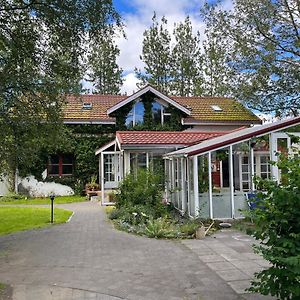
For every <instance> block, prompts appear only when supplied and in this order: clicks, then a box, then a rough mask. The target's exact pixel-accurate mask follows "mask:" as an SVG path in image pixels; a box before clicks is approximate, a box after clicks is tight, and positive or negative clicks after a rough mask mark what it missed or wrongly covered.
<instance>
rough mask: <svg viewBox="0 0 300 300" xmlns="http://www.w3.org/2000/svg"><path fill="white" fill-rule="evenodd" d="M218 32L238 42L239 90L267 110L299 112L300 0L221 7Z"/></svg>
mask: <svg viewBox="0 0 300 300" xmlns="http://www.w3.org/2000/svg"><path fill="white" fill-rule="evenodd" d="M214 21H215V24H216V31H215V33H216V34H218V35H219V36H221V37H226V38H228V39H229V44H230V45H232V46H233V51H232V52H231V55H232V57H231V62H230V66H231V67H232V68H233V70H234V71H235V72H237V73H238V81H237V84H236V86H235V88H234V89H233V92H234V94H235V95H236V96H237V97H238V98H240V99H241V100H243V101H244V102H245V103H247V104H248V106H249V107H251V108H256V109H258V110H261V111H264V112H274V111H275V112H276V113H277V114H278V115H285V114H293V115H297V114H298V113H299V109H300V72H299V67H300V5H299V1H298V0H253V1H247V0H236V1H234V9H233V11H229V12H222V11H216V13H215V15H214Z"/></svg>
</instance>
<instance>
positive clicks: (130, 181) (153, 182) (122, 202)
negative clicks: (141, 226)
mask: <svg viewBox="0 0 300 300" xmlns="http://www.w3.org/2000/svg"><path fill="white" fill-rule="evenodd" d="M162 192H163V185H162V184H161V176H160V175H156V174H154V173H153V172H150V171H145V170H142V169H140V170H139V171H138V172H137V174H129V175H127V176H126V177H125V178H124V180H123V181H122V183H121V184H120V186H119V191H118V193H117V194H116V206H117V207H124V206H125V207H129V206H135V205H139V204H141V205H148V206H156V205H159V204H160V202H161V200H162Z"/></svg>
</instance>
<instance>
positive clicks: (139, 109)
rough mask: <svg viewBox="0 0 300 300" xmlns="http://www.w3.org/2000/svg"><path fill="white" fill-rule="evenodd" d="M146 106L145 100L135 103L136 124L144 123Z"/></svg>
mask: <svg viewBox="0 0 300 300" xmlns="http://www.w3.org/2000/svg"><path fill="white" fill-rule="evenodd" d="M144 114H145V108H144V103H143V102H138V103H136V104H135V125H138V124H143V123H144Z"/></svg>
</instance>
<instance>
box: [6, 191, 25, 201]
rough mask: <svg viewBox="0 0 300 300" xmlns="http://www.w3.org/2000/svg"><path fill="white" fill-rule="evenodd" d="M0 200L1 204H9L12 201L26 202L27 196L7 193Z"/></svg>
mask: <svg viewBox="0 0 300 300" xmlns="http://www.w3.org/2000/svg"><path fill="white" fill-rule="evenodd" d="M0 200H1V201H3V202H10V201H14V200H27V196H24V195H21V194H15V193H9V194H7V195H5V196H2V197H0Z"/></svg>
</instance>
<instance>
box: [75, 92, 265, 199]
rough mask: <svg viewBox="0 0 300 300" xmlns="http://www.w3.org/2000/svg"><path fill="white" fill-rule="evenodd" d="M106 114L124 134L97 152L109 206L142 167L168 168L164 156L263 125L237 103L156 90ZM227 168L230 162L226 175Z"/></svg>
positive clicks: (126, 99) (135, 96) (123, 102)
mask: <svg viewBox="0 0 300 300" xmlns="http://www.w3.org/2000/svg"><path fill="white" fill-rule="evenodd" d="M92 105H93V104H92ZM105 109H106V111H102V113H101V115H102V116H103V117H104V116H105V113H106V117H107V119H106V120H105V122H115V124H116V125H117V127H119V128H121V129H122V130H117V131H116V137H115V139H114V140H112V141H111V142H109V143H107V144H106V145H104V146H102V147H100V148H99V149H97V150H96V155H98V156H99V182H100V186H101V192H102V201H103V203H107V202H109V201H108V197H107V195H108V194H109V192H110V191H111V189H114V188H116V187H117V186H118V184H119V182H120V181H121V180H122V178H123V177H124V176H125V175H126V174H127V173H129V172H136V170H137V169H138V168H155V167H157V166H160V167H161V168H162V167H163V155H165V154H167V153H169V152H173V151H175V150H178V149H182V148H184V147H187V146H190V145H193V144H195V143H199V142H203V141H205V140H208V139H211V138H214V137H218V136H221V135H224V134H226V133H229V132H234V131H235V130H237V129H240V128H241V127H243V128H246V127H249V126H253V125H255V124H261V120H260V119H259V118H258V117H257V116H255V115H254V114H253V113H252V112H251V111H249V110H247V109H246V108H245V107H244V106H243V105H241V104H240V103H239V102H237V101H235V100H233V99H227V98H217V97H174V96H172V97H170V96H167V95H164V94H162V93H161V92H159V91H158V90H156V89H155V88H153V87H152V86H146V87H145V88H143V89H141V90H139V91H138V92H136V93H135V94H133V95H131V96H129V97H124V98H123V99H122V98H121V97H120V98H119V99H118V101H116V102H115V103H113V105H112V106H111V107H109V108H108V105H106V106H105ZM118 112H122V113H123V115H122V114H119V113H118ZM78 117H79V115H78ZM103 117H102V121H104V119H103ZM81 118H82V117H81ZM120 120H121V121H123V123H121V121H120ZM80 121H82V119H81V120H80ZM73 122H74V120H73ZM94 122H95V120H94ZM145 129H146V130H145ZM151 129H152V130H151ZM161 129H164V131H162V130H161ZM166 129H168V130H166ZM226 166H228V164H227V165H226V164H225V162H224V164H223V169H224V172H225V171H226V170H225V168H226ZM224 172H223V173H224ZM227 181H228V180H227ZM227 181H226V178H225V176H224V179H223V180H222V178H221V179H220V184H221V183H222V186H226V184H227Z"/></svg>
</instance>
